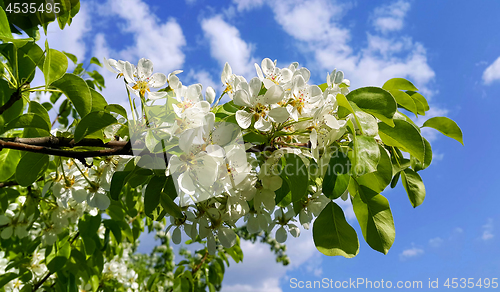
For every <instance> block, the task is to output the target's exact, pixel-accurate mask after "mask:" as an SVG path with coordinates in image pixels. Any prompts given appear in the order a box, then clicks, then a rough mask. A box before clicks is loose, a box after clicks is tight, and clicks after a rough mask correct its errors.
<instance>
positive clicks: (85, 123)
mask: <svg viewBox="0 0 500 292" xmlns="http://www.w3.org/2000/svg"><path fill="white" fill-rule="evenodd" d="M117 122H118V121H117V120H116V118H115V117H113V116H112V115H110V114H108V113H106V112H104V111H98V112H91V113H90V114H88V115H86V116H85V117H84V118H83V119H82V120H81V121H80V123H78V126H76V129H75V142H76V143H78V142H80V141H81V140H82V139H83V138H84V137H85V136H87V135H90V134H92V133H94V132H96V131H99V130H102V129H104V128H106V127H107V126H109V125H112V124H115V123H117Z"/></svg>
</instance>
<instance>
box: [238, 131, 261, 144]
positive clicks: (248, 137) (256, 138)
mask: <svg viewBox="0 0 500 292" xmlns="http://www.w3.org/2000/svg"><path fill="white" fill-rule="evenodd" d="M243 140H245V142H248V143H252V144H256V145H260V144H264V143H266V142H267V137H266V136H264V135H260V134H257V133H254V132H248V133H246V134H245V135H243Z"/></svg>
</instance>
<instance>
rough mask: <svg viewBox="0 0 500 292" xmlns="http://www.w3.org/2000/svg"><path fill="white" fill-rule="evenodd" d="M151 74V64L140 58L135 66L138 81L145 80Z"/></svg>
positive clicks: (149, 61)
mask: <svg viewBox="0 0 500 292" xmlns="http://www.w3.org/2000/svg"><path fill="white" fill-rule="evenodd" d="M151 74H153V62H152V61H151V60H149V59H145V58H142V59H140V60H139V63H138V64H137V75H138V77H139V79H146V78H148V77H149V76H151Z"/></svg>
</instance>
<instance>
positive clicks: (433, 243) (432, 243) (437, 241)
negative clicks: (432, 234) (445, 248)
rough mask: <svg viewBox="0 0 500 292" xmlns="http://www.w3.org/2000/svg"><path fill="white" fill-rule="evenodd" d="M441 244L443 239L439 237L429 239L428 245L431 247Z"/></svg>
mask: <svg viewBox="0 0 500 292" xmlns="http://www.w3.org/2000/svg"><path fill="white" fill-rule="evenodd" d="M441 244H443V239H442V238H441V237H436V238H431V239H429V245H430V246H432V247H440V246H441Z"/></svg>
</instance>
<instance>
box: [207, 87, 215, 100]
mask: <svg viewBox="0 0 500 292" xmlns="http://www.w3.org/2000/svg"><path fill="white" fill-rule="evenodd" d="M205 99H206V101H207V102H208V103H209V104H212V103H213V102H214V100H215V90H214V89H213V88H212V87H211V86H209V87H207V90H206V92H205Z"/></svg>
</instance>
